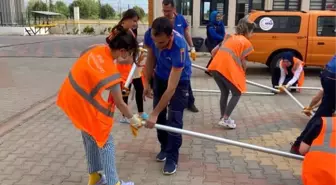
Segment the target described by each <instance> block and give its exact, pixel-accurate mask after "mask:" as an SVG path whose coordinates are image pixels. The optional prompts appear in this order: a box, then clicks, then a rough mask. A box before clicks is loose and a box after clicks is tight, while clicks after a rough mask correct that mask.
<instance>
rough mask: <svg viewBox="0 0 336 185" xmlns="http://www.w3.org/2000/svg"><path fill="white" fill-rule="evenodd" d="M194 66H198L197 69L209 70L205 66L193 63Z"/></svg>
mask: <svg viewBox="0 0 336 185" xmlns="http://www.w3.org/2000/svg"><path fill="white" fill-rule="evenodd" d="M191 66H192V67H194V68H197V69H200V70H203V71H208V69H207V68H205V67H203V66H199V65H196V64H191Z"/></svg>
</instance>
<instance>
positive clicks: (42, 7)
mask: <svg viewBox="0 0 336 185" xmlns="http://www.w3.org/2000/svg"><path fill="white" fill-rule="evenodd" d="M27 10H28V12H31V11H47V10H48V6H47V4H46V3H44V2H42V1H38V0H30V1H28V7H27Z"/></svg>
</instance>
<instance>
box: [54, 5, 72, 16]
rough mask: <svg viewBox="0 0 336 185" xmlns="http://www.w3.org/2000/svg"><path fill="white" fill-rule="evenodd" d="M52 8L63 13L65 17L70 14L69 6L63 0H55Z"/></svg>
mask: <svg viewBox="0 0 336 185" xmlns="http://www.w3.org/2000/svg"><path fill="white" fill-rule="evenodd" d="M54 9H55V10H54V11H55V12H57V13H60V14H63V15H64V16H66V17H69V16H70V13H69V8H68V6H67V5H66V4H65V3H64V2H63V1H56V3H55V8H54Z"/></svg>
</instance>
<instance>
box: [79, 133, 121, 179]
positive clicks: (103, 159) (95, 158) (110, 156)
mask: <svg viewBox="0 0 336 185" xmlns="http://www.w3.org/2000/svg"><path fill="white" fill-rule="evenodd" d="M82 138H83V144H84V149H85V153H86V159H87V164H88V171H89V174H90V173H94V172H99V171H102V170H103V171H104V173H105V175H106V180H107V184H109V185H110V184H111V185H114V184H117V182H119V177H118V173H117V167H116V160H115V147H114V143H113V137H112V134H110V136H109V138H108V140H107V142H106V144H105V145H104V147H103V148H99V147H98V145H97V143H96V141H95V140H94V139H93V138H92V137H91V136H90V135H89V134H87V133H86V132H82Z"/></svg>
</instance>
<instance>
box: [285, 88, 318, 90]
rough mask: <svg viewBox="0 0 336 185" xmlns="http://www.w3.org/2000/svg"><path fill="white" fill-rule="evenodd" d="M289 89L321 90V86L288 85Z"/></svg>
mask: <svg viewBox="0 0 336 185" xmlns="http://www.w3.org/2000/svg"><path fill="white" fill-rule="evenodd" d="M289 88H290V89H307V90H322V88H318V87H289Z"/></svg>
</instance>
